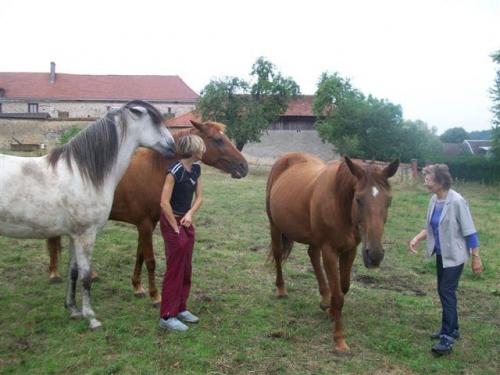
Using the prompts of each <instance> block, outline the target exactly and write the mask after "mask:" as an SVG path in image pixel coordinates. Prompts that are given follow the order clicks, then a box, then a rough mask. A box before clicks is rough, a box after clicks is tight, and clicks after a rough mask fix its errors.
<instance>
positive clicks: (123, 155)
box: [104, 134, 139, 191]
mask: <svg viewBox="0 0 500 375" xmlns="http://www.w3.org/2000/svg"><path fill="white" fill-rule="evenodd" d="M118 137H119V138H120V137H121V134H119V135H118ZM138 146H139V144H138V142H137V140H136V137H134V136H133V135H131V134H125V137H123V139H122V141H121V143H120V146H119V149H118V153H117V155H116V162H115V165H114V166H113V168H112V169H111V171H110V173H109V175H108V176H107V178H106V180H105V182H104V186H105V187H106V188H110V189H112V191H114V190H115V188H116V186H117V185H118V182H120V180H121V178H122V177H123V175H124V174H125V171H126V170H127V168H128V166H129V164H130V159H131V158H132V155H133V154H134V152H135V150H136V149H137V147H138Z"/></svg>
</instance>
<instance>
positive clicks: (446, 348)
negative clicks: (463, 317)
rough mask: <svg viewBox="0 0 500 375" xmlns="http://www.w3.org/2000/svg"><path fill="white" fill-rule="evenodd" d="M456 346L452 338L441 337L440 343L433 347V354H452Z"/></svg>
mask: <svg viewBox="0 0 500 375" xmlns="http://www.w3.org/2000/svg"><path fill="white" fill-rule="evenodd" d="M453 344H455V339H454V338H453V337H451V336H447V335H441V338H440V340H439V342H438V343H437V344H436V345H434V346H433V347H432V349H431V350H432V352H433V353H434V354H436V355H440V356H441V355H445V354H450V353H451V351H452V349H453Z"/></svg>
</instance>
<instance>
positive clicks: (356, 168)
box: [344, 156, 365, 179]
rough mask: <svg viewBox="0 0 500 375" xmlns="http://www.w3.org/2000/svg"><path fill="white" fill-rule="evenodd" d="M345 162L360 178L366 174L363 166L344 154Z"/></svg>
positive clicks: (354, 174)
mask: <svg viewBox="0 0 500 375" xmlns="http://www.w3.org/2000/svg"><path fill="white" fill-rule="evenodd" d="M344 160H345V163H346V164H347V167H349V170H350V171H351V173H352V175H353V176H354V177H356V178H358V179H361V178H362V177H363V176H364V174H365V173H364V172H363V168H361V167H360V166H359V165H357V164H355V163H354V162H353V161H352V160H351V159H349V157H347V156H344Z"/></svg>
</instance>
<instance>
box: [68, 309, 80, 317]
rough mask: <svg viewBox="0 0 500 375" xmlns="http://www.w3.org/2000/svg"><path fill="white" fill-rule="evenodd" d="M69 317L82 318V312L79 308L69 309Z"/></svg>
mask: <svg viewBox="0 0 500 375" xmlns="http://www.w3.org/2000/svg"><path fill="white" fill-rule="evenodd" d="M69 317H70V318H71V319H82V318H83V314H82V312H81V311H80V310H74V311H71V313H70V314H69Z"/></svg>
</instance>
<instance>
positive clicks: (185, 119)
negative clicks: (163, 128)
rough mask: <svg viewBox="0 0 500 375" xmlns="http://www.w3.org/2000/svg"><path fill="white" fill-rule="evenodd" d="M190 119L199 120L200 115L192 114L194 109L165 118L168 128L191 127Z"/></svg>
mask: <svg viewBox="0 0 500 375" xmlns="http://www.w3.org/2000/svg"><path fill="white" fill-rule="evenodd" d="M191 120H193V121H198V122H201V117H198V116H196V115H195V114H194V111H191V112H187V113H184V114H183V115H180V116H179V117H174V118H171V119H169V120H167V126H168V127H169V128H184V127H187V126H188V127H191V126H192V125H191Z"/></svg>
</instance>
